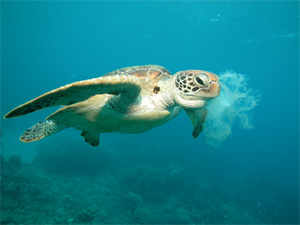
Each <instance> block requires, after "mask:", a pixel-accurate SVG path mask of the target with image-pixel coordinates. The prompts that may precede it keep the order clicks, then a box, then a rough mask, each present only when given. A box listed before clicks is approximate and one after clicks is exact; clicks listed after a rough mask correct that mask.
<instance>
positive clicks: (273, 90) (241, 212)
mask: <svg viewBox="0 0 300 225" xmlns="http://www.w3.org/2000/svg"><path fill="white" fill-rule="evenodd" d="M0 4H1V224H20V223H22V224H125V223H126V224H146V223H147V224H167V223H168V224H299V2H298V1H85V2H83V1H53V2H52V1H1V3H0ZM146 64H158V65H162V66H164V67H166V68H167V69H168V70H170V72H171V73H172V74H175V73H176V72H178V71H181V70H187V69H202V70H208V71H212V72H214V73H216V74H218V75H220V77H221V82H223V83H222V88H223V89H222V93H221V95H220V97H219V98H218V99H216V101H214V102H212V104H211V105H210V107H211V108H210V112H209V113H210V114H209V118H208V120H207V123H206V128H205V130H204V132H202V134H201V135H200V136H199V137H198V138H197V139H194V138H193V137H192V125H191V122H190V120H189V118H188V117H187V115H186V114H185V113H184V112H182V113H181V114H180V115H179V116H178V117H176V118H175V119H174V120H172V121H170V122H169V123H167V124H165V125H163V126H161V127H158V128H155V129H153V130H151V131H149V132H146V133H142V134H116V133H108V134H102V135H101V143H100V146H98V147H96V148H95V147H91V146H89V145H88V144H86V143H85V142H84V140H83V139H82V137H80V131H77V130H74V129H68V130H64V131H62V132H60V133H58V134H56V135H53V136H50V137H47V138H45V139H43V140H41V141H39V142H34V143H30V144H24V143H22V142H20V141H19V140H18V138H19V136H20V135H21V134H22V133H23V132H24V130H25V129H27V128H28V127H31V126H33V125H34V124H36V123H37V122H39V121H42V120H44V118H45V117H47V116H48V115H49V114H51V113H52V112H54V110H55V109H53V108H50V109H46V110H43V111H39V112H36V113H33V114H29V115H26V116H24V117H18V118H13V119H9V120H4V119H2V118H3V116H4V115H5V114H6V113H7V112H9V111H10V110H11V109H13V108H14V107H16V106H18V105H20V104H23V103H24V102H26V101H28V100H31V99H33V98H35V97H37V96H39V95H41V94H43V93H45V92H47V91H49V90H52V89H54V88H57V87H60V86H62V85H65V84H68V83H71V82H74V81H79V80H84V79H89V78H94V77H99V76H102V75H104V74H106V73H108V72H110V71H113V70H115V69H119V68H122V67H127V66H134V65H146ZM225 87H226V88H225ZM244 128H246V129H244Z"/></svg>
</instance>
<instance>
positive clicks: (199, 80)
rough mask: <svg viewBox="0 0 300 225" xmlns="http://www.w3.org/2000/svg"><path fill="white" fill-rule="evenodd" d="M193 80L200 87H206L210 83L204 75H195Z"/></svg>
mask: <svg viewBox="0 0 300 225" xmlns="http://www.w3.org/2000/svg"><path fill="white" fill-rule="evenodd" d="M195 80H196V82H197V83H198V84H199V85H201V86H208V85H209V83H210V78H209V77H208V76H207V75H206V74H205V73H201V74H197V75H195Z"/></svg>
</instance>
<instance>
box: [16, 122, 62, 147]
mask: <svg viewBox="0 0 300 225" xmlns="http://www.w3.org/2000/svg"><path fill="white" fill-rule="evenodd" d="M65 128H67V127H66V126H64V125H62V124H60V123H58V122H56V121H54V120H46V121H42V122H39V123H37V124H36V125H35V126H33V127H30V128H28V129H27V130H26V131H25V132H24V134H23V135H22V136H21V137H20V140H21V141H23V142H25V143H28V142H33V141H38V140H40V139H42V138H44V137H47V136H49V135H51V134H55V133H57V132H59V131H61V130H63V129H65Z"/></svg>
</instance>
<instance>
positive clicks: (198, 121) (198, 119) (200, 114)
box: [185, 108, 207, 138]
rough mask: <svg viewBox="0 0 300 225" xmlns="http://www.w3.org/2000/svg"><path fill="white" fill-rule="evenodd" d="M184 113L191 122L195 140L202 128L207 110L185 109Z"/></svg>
mask: <svg viewBox="0 0 300 225" xmlns="http://www.w3.org/2000/svg"><path fill="white" fill-rule="evenodd" d="M185 112H186V113H187V114H188V116H189V118H190V120H191V121H192V124H193V126H194V129H193V137H194V138H196V137H198V136H199V134H200V133H201V131H202V130H203V128H204V122H205V117H206V114H207V109H206V108H200V109H185Z"/></svg>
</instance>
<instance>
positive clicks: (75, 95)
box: [4, 75, 141, 118]
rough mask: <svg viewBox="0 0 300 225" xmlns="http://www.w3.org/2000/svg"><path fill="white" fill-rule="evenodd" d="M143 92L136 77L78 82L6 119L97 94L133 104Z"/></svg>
mask: <svg viewBox="0 0 300 225" xmlns="http://www.w3.org/2000/svg"><path fill="white" fill-rule="evenodd" d="M140 90H141V81H140V80H139V79H138V78H137V77H136V76H134V75H111V76H103V77H99V78H94V79H90V80H84V81H78V82H74V83H71V84H68V85H65V86H63V87H60V88H57V89H55V90H52V91H50V92H47V93H45V94H43V95H41V96H39V97H37V98H35V99H33V100H31V101H29V102H27V103H25V104H23V105H20V106H19V107H17V108H15V109H13V110H12V111H10V112H9V113H7V114H6V115H5V116H4V118H11V117H17V116H23V115H26V114H28V113H31V112H35V111H37V110H41V109H45V108H48V107H52V106H59V105H71V104H74V103H77V102H81V101H84V100H87V99H88V98H90V97H91V96H94V95H97V94H105V93H106V94H112V95H119V94H120V98H121V99H125V100H126V101H127V103H130V102H133V101H134V100H135V98H136V97H137V96H138V95H139V93H140Z"/></svg>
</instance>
